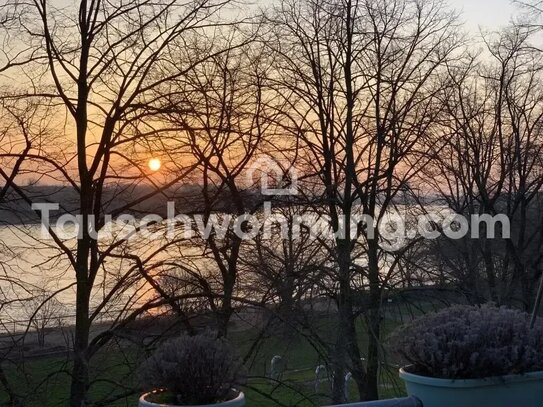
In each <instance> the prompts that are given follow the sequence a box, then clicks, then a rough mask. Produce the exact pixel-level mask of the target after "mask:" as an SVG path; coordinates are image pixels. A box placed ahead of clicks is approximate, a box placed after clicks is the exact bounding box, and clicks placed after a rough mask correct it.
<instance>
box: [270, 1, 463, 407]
mask: <svg viewBox="0 0 543 407" xmlns="http://www.w3.org/2000/svg"><path fill="white" fill-rule="evenodd" d="M269 22H270V25H271V26H272V27H273V30H274V33H275V37H274V38H271V39H269V40H268V43H267V46H268V47H270V49H273V51H274V52H276V53H277V55H278V57H277V64H278V68H277V74H276V75H275V76H273V77H272V78H270V79H271V81H272V82H273V83H274V87H275V88H276V90H277V91H278V92H280V93H281V94H282V95H284V96H285V97H288V100H289V107H290V110H289V111H288V113H287V115H289V116H290V117H291V118H292V122H293V123H295V124H293V125H292V126H291V127H290V129H289V131H290V133H291V134H292V135H293V136H294V137H297V138H299V140H300V142H301V145H302V146H303V154H304V155H303V158H304V159H306V160H307V166H308V167H310V168H311V173H312V174H314V176H315V177H314V181H317V180H318V184H316V183H314V184H313V185H315V184H316V185H317V187H316V189H314V190H313V193H315V192H316V193H317V194H318V195H319V196H320V197H321V200H320V201H319V205H320V206H321V207H322V206H325V207H326V208H327V215H328V216H330V222H331V223H330V224H331V227H332V229H333V231H334V232H336V238H335V240H334V241H333V244H332V245H330V246H331V248H332V250H331V252H330V254H331V255H333V258H334V261H335V262H336V265H337V273H335V274H334V275H333V281H335V283H336V284H337V292H336V294H335V299H336V301H337V307H338V327H337V329H338V334H337V342H336V345H335V350H334V353H333V357H332V362H333V369H334V375H333V380H334V383H333V384H334V385H333V395H332V396H333V401H334V402H336V403H337V402H341V401H343V397H344V396H343V395H344V381H343V377H344V374H345V371H346V370H347V369H349V370H350V371H351V372H352V374H353V378H354V379H355V381H356V383H357V386H358V390H359V396H360V399H368V400H369V399H376V398H377V397H378V386H377V378H378V371H379V353H380V345H379V341H380V337H381V333H380V326H381V315H380V304H381V298H382V293H383V289H384V285H383V284H382V281H381V272H382V271H383V270H381V267H380V259H381V258H382V257H383V256H385V255H386V250H383V249H381V246H380V239H379V236H378V235H377V236H375V238H372V237H371V236H370V234H369V233H368V232H369V230H370V229H371V228H370V227H366V228H364V227H361V226H362V225H358V221H356V220H353V219H354V217H353V216H352V215H353V213H354V209H355V207H360V208H361V209H362V210H363V212H364V213H365V214H367V215H369V216H371V217H373V219H375V220H376V222H378V221H379V220H380V219H381V218H382V217H383V216H384V215H385V214H386V213H387V211H388V210H389V208H390V205H391V202H392V201H393V199H394V197H395V196H396V195H397V193H398V192H399V191H401V190H402V189H403V188H404V186H405V185H407V184H408V181H409V180H410V179H412V178H413V176H414V175H415V174H416V173H417V172H418V170H419V169H420V168H421V167H422V166H424V165H425V163H426V162H427V159H426V160H425V159H424V158H422V159H421V157H422V156H421V155H420V154H418V153H420V151H419V150H418V149H419V147H420V146H421V145H422V140H424V139H425V138H426V137H428V135H429V133H430V132H432V128H433V125H434V123H435V122H436V117H437V113H438V110H439V107H438V106H436V105H435V104H434V103H433V102H435V101H436V100H437V99H436V98H437V94H438V92H439V90H440V89H441V88H442V87H443V84H442V81H441V80H440V78H439V75H440V72H442V71H443V68H444V67H445V65H446V62H447V61H448V60H451V59H452V58H454V53H455V50H457V49H458V47H459V41H458V36H457V35H456V31H455V29H456V26H455V23H454V15H453V14H452V13H449V12H447V11H446V10H445V9H444V7H443V4H442V2H439V1H431V2H426V3H421V2H415V1H385V2H377V1H304V2H288V1H284V2H281V4H280V5H279V6H278V8H277V10H276V12H275V13H274V14H272V15H271V16H270V19H269ZM357 248H358V252H357ZM361 252H362V253H363V256H364V257H365V258H366V259H367V266H366V267H363V268H357V267H354V257H355V253H358V256H360V255H361V254H360V253H361ZM357 275H358V276H361V277H363V278H365V279H366V281H367V282H368V285H367V290H368V295H369V301H368V303H367V306H366V308H365V310H364V316H365V320H366V323H367V327H368V334H369V346H368V348H367V349H366V350H365V355H364V356H365V357H366V359H367V364H366V365H365V366H364V364H363V363H362V360H361V358H362V356H363V354H362V349H361V348H360V346H359V341H358V333H357V328H356V324H355V321H356V319H357V316H358V312H357V310H356V309H355V305H354V304H355V297H356V296H357V292H356V290H355V289H354V286H353V281H357Z"/></svg>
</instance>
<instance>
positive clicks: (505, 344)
mask: <svg viewBox="0 0 543 407" xmlns="http://www.w3.org/2000/svg"><path fill="white" fill-rule="evenodd" d="M390 343H391V345H392V349H393V350H394V351H396V352H397V353H399V354H400V355H401V356H402V357H403V358H405V360H407V362H409V363H410V364H411V366H410V367H409V368H408V370H409V371H410V372H412V373H416V374H420V375H423V376H431V377H437V378H447V379H472V378H484V377H491V376H503V375H508V374H519V373H520V374H521V373H526V372H532V371H538V370H543V323H542V322H541V320H538V321H537V323H536V325H535V327H534V328H530V316H529V315H528V314H527V313H524V312H521V311H517V310H512V309H507V308H504V307H500V308H498V307H495V306H492V305H483V306H480V307H479V306H453V307H450V308H447V309H445V310H442V311H440V312H437V313H434V314H429V315H425V316H423V317H421V318H418V319H416V320H415V321H413V322H412V323H410V324H407V325H404V326H402V327H401V328H399V329H398V330H396V331H395V332H394V333H393V334H392V336H391V338H390Z"/></svg>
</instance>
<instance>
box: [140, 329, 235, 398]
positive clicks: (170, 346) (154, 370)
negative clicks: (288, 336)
mask: <svg viewBox="0 0 543 407" xmlns="http://www.w3.org/2000/svg"><path fill="white" fill-rule="evenodd" d="M239 372H240V364H239V363H238V362H237V361H236V359H235V356H234V352H233V350H232V348H231V347H230V346H229V344H228V343H227V342H226V341H225V340H223V339H217V338H215V337H213V336H211V335H209V334H200V335H195V336H187V335H183V336H181V337H179V338H176V339H173V340H169V341H167V342H165V343H163V344H162V345H161V346H160V347H159V348H158V349H157V350H156V351H155V353H154V354H153V355H152V356H151V357H150V358H149V359H147V360H146V361H145V363H144V364H143V365H142V367H141V375H140V376H141V380H142V383H143V385H144V387H145V388H146V390H151V391H149V392H148V393H145V394H143V395H142V396H141V397H140V400H139V407H160V406H162V407H164V406H173V407H175V406H220V407H241V406H244V405H245V396H244V395H243V392H241V391H238V390H236V388H235V386H236V384H238V383H239V381H238V380H239V377H240V376H239Z"/></svg>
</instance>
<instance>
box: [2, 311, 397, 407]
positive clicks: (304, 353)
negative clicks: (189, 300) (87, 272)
mask: <svg viewBox="0 0 543 407" xmlns="http://www.w3.org/2000/svg"><path fill="white" fill-rule="evenodd" d="M360 324H362V322H361V323H360ZM397 325H398V322H397V321H394V320H390V319H387V320H385V321H384V323H383V331H384V332H385V335H386V332H389V331H390V330H392V329H393V328H394V327H395V326H397ZM318 331H319V333H320V334H321V337H322V338H323V341H324V342H326V341H328V340H329V341H330V343H332V342H331V340H332V338H333V335H334V332H335V328H334V321H333V319H331V318H322V320H321V321H320V322H319V326H318ZM359 332H360V333H363V332H365V329H364V327H363V326H362V325H361V326H360V329H359ZM257 334H258V332H257V331H256V329H255V330H249V331H237V332H236V331H233V332H232V333H231V335H230V340H231V342H232V343H233V344H234V345H235V346H236V348H237V349H238V351H239V353H240V354H241V355H244V354H246V352H247V351H248V349H249V348H250V346H251V345H252V343H253V342H254V338H255V337H256V336H257ZM366 342H367V337H366V336H363V335H361V337H360V343H361V345H362V349H365V345H366ZM274 355H280V356H281V357H282V359H283V362H284V365H285V370H284V372H283V374H282V376H281V377H280V380H279V382H274V381H271V380H270V379H268V378H266V376H267V373H268V372H269V363H270V360H271V358H272V357H273V356H274ZM143 358H144V355H142V354H139V353H138V352H137V351H135V350H134V349H131V348H126V347H125V348H123V347H122V346H120V345H119V346H116V345H115V344H113V345H112V346H110V347H108V348H107V349H105V350H104V351H103V352H101V353H100V354H98V355H96V357H95V358H93V360H92V362H91V366H90V368H91V372H92V386H91V389H90V396H91V401H92V402H103V401H104V400H108V399H111V397H112V396H115V395H119V394H122V393H123V392H124V391H126V392H129V391H130V389H131V388H132V386H133V384H134V383H135V377H134V376H135V375H134V374H133V373H132V372H134V371H135V370H136V369H137V366H139V364H140V363H141V361H142V360H143ZM69 363H70V362H69V361H68V360H67V358H66V357H49V358H43V359H34V360H27V361H26V362H25V363H20V364H17V365H14V364H8V363H6V362H5V363H4V369H5V372H6V375H7V376H8V380H9V382H10V383H11V384H12V386H13V387H14V389H15V391H16V392H17V393H18V394H20V395H24V396H25V397H26V398H25V404H24V405H25V407H49V406H50V407H53V406H66V405H67V400H68V393H69V375H68V372H69V367H70V366H69ZM320 364H323V360H322V358H320V357H319V354H318V352H317V351H316V350H315V349H314V348H313V347H312V346H311V344H310V343H309V341H307V340H306V339H304V338H303V336H301V335H295V336H292V335H291V336H290V337H286V336H284V335H274V336H271V335H270V336H268V337H267V338H265V339H264V340H263V342H262V344H261V346H260V347H259V348H258V352H256V356H255V357H253V358H251V359H250V361H249V363H248V374H247V375H248V381H247V386H246V387H245V388H244V389H243V390H244V392H245V394H246V399H247V406H248V407H253V406H254V407H266V406H277V405H279V406H281V405H282V406H315V405H316V406H322V405H326V404H328V403H329V401H330V400H329V398H328V397H327V394H329V390H330V389H329V382H327V381H323V382H322V383H321V385H320V388H319V391H318V393H317V394H315V389H314V377H315V373H314V372H315V367H316V366H318V365H320ZM380 379H381V380H380V390H381V398H390V397H398V396H402V395H403V394H404V390H403V385H402V383H401V382H400V380H399V378H398V376H397V373H396V370H395V369H394V368H391V369H390V370H389V369H383V371H382V372H381V378H380ZM350 395H351V398H352V400H353V401H354V400H355V399H356V395H357V391H356V387H355V385H354V382H353V383H351V387H350ZM7 401H8V398H7V395H6V394H5V393H2V392H0V405H5V403H6V402H7ZM102 405H108V406H112V407H121V406H136V405H137V396H135V395H128V396H124V397H122V398H120V399H118V400H116V401H112V400H111V401H109V402H108V403H107V404H102Z"/></svg>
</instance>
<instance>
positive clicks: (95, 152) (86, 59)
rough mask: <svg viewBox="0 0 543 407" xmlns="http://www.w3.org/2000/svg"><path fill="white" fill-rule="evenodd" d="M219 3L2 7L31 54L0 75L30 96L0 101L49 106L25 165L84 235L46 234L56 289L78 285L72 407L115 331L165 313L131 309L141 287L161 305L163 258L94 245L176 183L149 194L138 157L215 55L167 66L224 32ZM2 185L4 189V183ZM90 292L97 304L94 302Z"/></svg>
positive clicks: (116, 244) (39, 2) (122, 244)
mask: <svg viewBox="0 0 543 407" xmlns="http://www.w3.org/2000/svg"><path fill="white" fill-rule="evenodd" d="M227 3H228V1H226V0H225V1H212V0H201V1H196V2H190V3H186V2H177V1H158V2H157V1H148V0H138V1H136V2H130V3H122V4H117V3H115V4H113V3H111V2H101V1H87V0H81V1H79V2H77V5H70V6H64V5H63V4H62V2H58V3H57V2H51V1H46V0H35V1H31V2H19V1H17V0H10V1H8V2H5V4H4V5H3V7H2V12H3V15H7V16H10V15H12V14H16V13H18V12H22V10H24V12H25V13H26V17H27V18H25V19H19V20H18V21H17V24H14V25H12V26H11V28H10V31H9V33H10V39H11V42H10V44H13V49H15V48H16V47H17V45H19V44H21V43H23V41H24V42H26V43H27V44H31V46H33V48H32V49H31V50H30V51H29V52H30V53H31V54H32V55H33V63H32V64H31V65H28V66H24V68H20V67H19V66H18V65H17V64H16V63H12V64H11V70H8V71H5V74H6V75H12V76H17V75H18V76H19V78H24V79H23V80H22V81H20V83H21V87H22V86H25V85H28V89H30V91H29V92H18V91H16V92H13V93H12V95H10V96H9V97H7V96H6V97H5V98H4V99H5V100H21V99H25V100H33V99H35V98H38V97H39V98H43V99H47V100H49V101H50V102H49V103H50V104H51V105H52V106H54V107H55V109H56V110H57V112H58V113H57V114H56V115H55V116H54V117H55V119H56V120H57V127H56V129H55V130H56V132H55V134H54V141H53V142H52V143H49V144H47V145H45V144H43V145H41V146H39V148H38V147H37V146H32V148H31V150H30V151H29V152H28V154H27V155H26V160H25V163H26V165H28V166H29V167H32V165H34V166H37V168H38V170H37V174H39V176H44V177H45V176H49V174H53V175H51V176H52V177H55V178H57V179H58V178H60V179H62V183H63V184H64V185H68V186H69V188H70V189H71V190H72V191H74V192H75V198H74V207H73V208H67V210H73V211H74V212H75V213H76V214H77V215H79V216H80V221H81V225H82V227H81V228H80V236H78V238H77V239H76V241H75V242H73V241H72V242H69V241H66V240H64V239H62V238H61V237H60V236H59V235H58V234H57V232H56V231H55V230H54V229H53V228H49V233H50V234H51V236H52V238H53V241H54V243H55V244H56V247H57V249H58V255H56V256H55V258H57V256H60V257H62V258H63V259H64V261H65V262H66V263H65V264H67V265H68V268H69V269H71V272H72V273H73V274H72V275H73V277H74V278H73V280H72V282H71V283H69V284H68V285H67V286H66V287H64V288H63V289H69V287H71V286H73V285H75V291H76V292H75V296H76V304H75V314H76V316H75V328H74V343H73V352H74V362H73V368H72V371H71V391H70V405H71V406H78V407H80V406H82V405H86V404H87V403H88V402H89V400H88V394H89V387H90V379H89V362H90V359H91V358H92V356H93V355H94V354H95V353H96V352H97V351H98V349H100V347H102V346H104V345H105V344H106V343H108V341H109V340H110V339H111V338H112V337H115V332H117V331H116V330H118V328H119V327H121V326H123V324H125V323H126V322H127V321H130V320H131V319H134V318H135V317H136V316H137V315H139V314H141V313H143V312H145V311H146V310H148V309H149V308H152V307H157V306H160V304H162V303H164V302H161V301H164V300H158V299H156V298H154V297H153V299H152V300H151V301H150V302H148V303H145V304H144V305H141V302H140V305H141V306H139V307H138V308H137V309H136V310H132V311H129V309H130V307H129V306H128V304H130V303H131V304H134V303H137V301H136V300H137V299H138V298H142V297H141V296H140V295H141V294H138V295H136V294H133V292H134V290H136V292H137V287H138V286H139V287H140V288H141V287H142V285H141V282H142V281H143V282H144V287H145V284H148V285H147V286H146V287H152V290H156V291H158V292H159V293H161V294H164V292H163V290H160V287H159V286H158V285H157V284H155V281H154V280H153V278H152V277H151V276H150V275H149V274H148V271H149V270H148V269H152V267H151V266H149V263H150V262H153V261H155V260H156V259H157V256H159V254H160V253H163V252H164V249H160V248H158V249H155V250H154V251H152V252H151V253H147V255H146V256H143V255H141V257H140V256H137V255H133V254H131V253H130V250H131V247H129V246H128V245H127V239H126V238H125V237H118V238H117V239H113V241H108V242H104V241H99V239H97V237H96V234H95V233H94V231H95V230H96V231H99V230H101V229H103V228H104V226H105V225H106V216H105V215H106V214H109V215H113V216H115V215H117V214H120V213H123V212H124V211H126V210H128V209H131V208H134V207H135V206H136V205H139V204H142V203H144V202H146V201H148V200H149V199H151V198H153V197H155V196H158V195H159V194H161V193H163V192H164V191H166V190H168V188H170V187H171V186H173V185H175V184H176V183H177V182H178V180H179V179H180V178H182V177H183V175H184V174H179V175H178V176H176V177H174V178H171V179H168V180H167V181H166V182H163V183H161V184H160V185H158V184H156V183H154V181H153V179H152V177H151V175H150V174H149V171H148V170H147V169H146V162H147V160H148V159H149V156H150V155H151V154H152V152H151V151H149V150H148V149H147V150H143V149H142V148H141V147H138V141H139V142H140V143H139V145H140V146H141V144H144V143H143V142H141V140H143V139H146V138H147V139H152V138H153V137H156V136H158V135H159V134H162V133H165V132H167V131H168V129H165V128H164V127H163V126H160V125H158V124H157V122H156V121H155V120H153V115H154V114H155V112H156V109H153V106H156V105H157V101H156V99H155V98H154V95H155V93H154V92H155V90H156V89H157V88H159V87H161V86H163V85H164V84H165V83H166V82H167V81H170V80H174V79H176V78H181V77H182V76H183V75H185V74H186V73H187V72H189V71H190V70H191V69H193V68H194V67H195V66H196V65H198V64H199V63H201V62H202V61H203V60H206V59H207V58H211V57H212V56H213V55H217V54H219V53H220V52H221V51H222V50H215V49H214V50H210V52H208V53H206V54H198V55H193V57H192V58H191V59H189V60H177V59H173V58H174V56H173V55H172V52H173V50H174V49H179V44H183V39H189V38H191V37H192V38H194V37H195V36H196V35H198V34H204V33H206V32H207V31H208V30H211V29H212V28H213V27H219V25H221V24H222V25H228V24H229V23H227V22H223V23H220V24H219V23H217V22H216V21H215V20H214V17H215V15H216V13H218V11H219V10H220V9H221V8H222V7H223V6H224V5H226V4H227ZM19 40H21V42H19ZM181 49H182V48H181ZM10 60H11V61H14V59H13V58H11V59H10ZM165 61H166V62H167V63H169V64H170V65H171V66H174V65H175V66H176V68H177V69H175V70H172V71H170V73H169V74H168V75H163V72H160V71H159V67H161V66H163V65H162V64H160V63H159V62H165ZM23 82H25V83H23ZM59 113H60V114H59ZM62 115H64V121H63V120H62V117H63V116H62ZM59 119H60V120H59ZM135 146H136V147H135ZM9 155H12V156H13V158H14V159H15V160H17V159H21V157H22V155H21V153H20V152H14V153H12V152H10V153H8V154H4V157H8V156H9ZM23 158H24V157H23ZM188 171H190V168H189V169H187V171H186V172H188ZM186 172H185V173H186ZM0 174H1V175H2V177H3V178H4V179H5V180H6V181H9V179H10V176H9V174H7V173H4V172H2V173H0ZM141 182H145V183H147V184H148V185H151V187H150V188H143V189H140V190H139V191H140V195H139V196H136V197H133V196H132V197H131V198H130V199H129V200H128V202H125V203H124V204H122V203H120V202H119V201H118V200H116V198H118V197H119V194H121V193H122V192H123V191H127V190H131V188H134V186H137V185H138V184H139V183H141ZM127 184H128V185H127ZM12 188H13V189H14V191H16V192H17V194H18V195H19V196H20V198H21V199H22V200H23V201H24V202H25V203H26V204H28V205H31V204H32V203H33V202H34V200H33V197H32V196H30V194H29V193H28V192H27V191H25V190H24V189H22V188H20V187H18V186H17V185H15V184H14V183H12ZM132 191H134V190H133V189H132ZM89 225H92V227H90V226H89ZM108 260H109V262H108ZM112 260H114V261H112ZM108 263H109V265H108ZM126 263H128V264H126ZM102 272H103V276H104V277H103V278H102V277H101V276H102V274H101V273H102ZM110 273H111V274H113V275H115V278H114V279H113V281H112V280H111V279H108V278H106V277H107V276H108V275H111V274H110ZM97 287H100V291H98V290H96V288H97ZM98 292H100V293H101V295H100V296H99V297H98V298H99V301H98V302H97V303H96V302H95V301H96V298H97V297H96V294H97V293H98ZM130 292H132V294H129V293H130ZM127 296H128V300H126V297H127ZM123 299H124V300H123ZM122 301H125V303H124V305H123V306H122V307H121V309H122V312H121V313H120V314H119V315H118V317H117V318H116V319H115V320H114V323H113V324H112V326H111V327H110V329H108V330H106V331H105V332H101V333H100V334H97V335H95V336H94V337H91V336H92V333H91V327H92V324H93V322H94V321H96V320H97V319H98V317H99V315H100V312H102V311H104V310H107V309H111V308H112V307H111V304H116V305H119V304H122ZM126 301H128V304H127V302H126ZM166 303H167V301H166Z"/></svg>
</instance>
